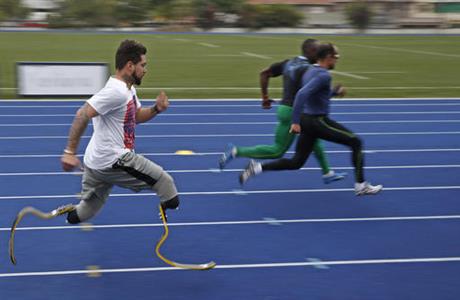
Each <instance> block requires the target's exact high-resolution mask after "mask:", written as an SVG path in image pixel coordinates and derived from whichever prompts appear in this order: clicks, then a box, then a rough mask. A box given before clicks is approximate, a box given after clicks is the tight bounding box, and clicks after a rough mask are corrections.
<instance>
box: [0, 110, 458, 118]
mask: <svg viewBox="0 0 460 300" xmlns="http://www.w3.org/2000/svg"><path fill="white" fill-rule="evenodd" d="M275 114H276V113H275V112H271V113H262V112H255V113H232V114H231V116H274V115H275ZM432 114H443V115H445V114H460V111H458V110H450V111H363V112H332V114H331V115H333V116H338V115H432ZM74 116H75V114H1V115H0V117H74ZM160 116H161V117H177V116H188V117H199V116H227V117H228V116H229V113H228V112H227V113H217V112H214V113H195V112H194V113H165V114H164V115H160Z"/></svg>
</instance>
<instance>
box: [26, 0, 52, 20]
mask: <svg viewBox="0 0 460 300" xmlns="http://www.w3.org/2000/svg"><path fill="white" fill-rule="evenodd" d="M21 1H22V4H23V5H24V6H25V7H27V8H29V9H30V11H31V13H30V15H29V17H28V18H27V19H28V21H29V22H45V21H46V20H47V18H48V15H49V14H51V13H53V12H54V11H55V10H56V9H57V8H58V4H57V2H58V0H21Z"/></svg>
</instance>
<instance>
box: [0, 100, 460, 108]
mask: <svg viewBox="0 0 460 300" xmlns="http://www.w3.org/2000/svg"><path fill="white" fill-rule="evenodd" d="M252 101H254V102H257V100H256V99H255V100H252ZM252 101H251V102H252ZM336 101H341V102H345V101H346V100H334V99H333V102H332V104H331V106H332V107H333V108H334V107H359V108H362V107H383V106H388V107H396V106H403V107H406V106H407V107H410V106H415V107H424V106H460V102H451V103H444V102H441V103H371V104H364V103H359V104H356V103H337V102H336ZM441 101H442V100H441ZM171 102H174V100H172V101H171ZM144 105H149V103H148V102H147V101H145V104H144ZM79 107H81V105H0V108H6V109H8V108H79ZM196 107H198V108H202V107H206V108H208V107H218V108H227V107H257V108H260V107H261V106H260V103H257V104H176V105H174V104H171V105H170V106H169V109H173V108H174V109H177V108H196Z"/></svg>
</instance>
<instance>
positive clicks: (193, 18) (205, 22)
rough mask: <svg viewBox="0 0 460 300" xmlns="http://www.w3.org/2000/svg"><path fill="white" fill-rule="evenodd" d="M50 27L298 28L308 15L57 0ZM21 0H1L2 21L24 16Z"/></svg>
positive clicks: (231, 6) (176, 1)
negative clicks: (178, 26) (56, 7)
mask: <svg viewBox="0 0 460 300" xmlns="http://www.w3.org/2000/svg"><path fill="white" fill-rule="evenodd" d="M57 2H58V9H57V10H56V11H55V12H54V13H52V14H51V15H50V16H49V19H48V23H49V26H50V27H56V28H62V27H119V26H120V27H121V26H149V25H153V26H155V25H174V24H179V25H183V26H189V27H194V26H197V27H201V28H203V29H211V28H214V27H221V26H224V27H225V26H228V27H230V26H241V27H248V28H262V27H295V26H297V25H299V24H300V22H301V21H302V19H303V18H304V16H303V15H302V14H301V13H299V12H298V11H296V9H295V8H294V7H293V6H289V5H251V4H248V3H247V0H57ZM28 13H29V11H28V10H27V9H26V8H24V6H22V5H21V1H20V0H0V21H2V20H3V21H4V20H13V19H23V18H25V17H26V16H27V14H28Z"/></svg>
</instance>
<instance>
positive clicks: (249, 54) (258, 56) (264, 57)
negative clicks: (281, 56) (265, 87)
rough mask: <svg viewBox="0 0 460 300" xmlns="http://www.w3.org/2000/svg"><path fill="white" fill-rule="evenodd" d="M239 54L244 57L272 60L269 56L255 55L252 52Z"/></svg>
mask: <svg viewBox="0 0 460 300" xmlns="http://www.w3.org/2000/svg"><path fill="white" fill-rule="evenodd" d="M241 54H243V55H246V56H250V57H257V58H261V59H272V58H271V57H270V56H266V55H261V54H256V53H252V52H241ZM259 89H260V88H259Z"/></svg>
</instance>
